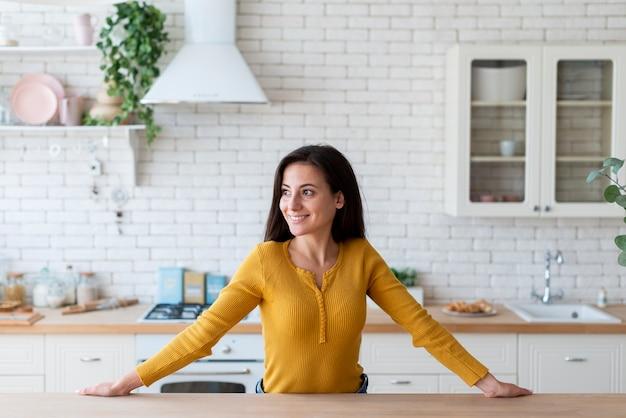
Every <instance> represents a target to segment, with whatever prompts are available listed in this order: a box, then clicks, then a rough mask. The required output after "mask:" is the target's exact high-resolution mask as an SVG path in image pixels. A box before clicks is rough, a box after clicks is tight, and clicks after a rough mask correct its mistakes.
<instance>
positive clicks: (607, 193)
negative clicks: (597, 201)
mask: <svg viewBox="0 0 626 418" xmlns="http://www.w3.org/2000/svg"><path fill="white" fill-rule="evenodd" d="M618 196H620V192H619V187H617V186H616V185H614V184H611V185H610V186H608V187H607V188H606V189H604V200H606V201H607V202H609V203H614V202H615V199H617V197H618Z"/></svg>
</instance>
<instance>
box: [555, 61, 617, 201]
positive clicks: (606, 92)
mask: <svg viewBox="0 0 626 418" xmlns="http://www.w3.org/2000/svg"><path fill="white" fill-rule="evenodd" d="M612 91H613V63H612V62H611V61H602V60H561V61H559V62H558V64H557V103H556V106H557V108H556V181H555V191H554V194H555V199H556V201H557V202H603V201H604V199H603V198H602V192H603V190H604V188H605V187H606V186H607V185H608V180H606V181H604V180H602V181H601V180H598V181H595V182H593V183H592V184H587V183H586V182H585V179H586V178H587V174H589V171H591V170H594V169H598V168H599V167H600V166H601V162H602V161H603V160H604V159H605V158H607V157H609V156H610V154H611V136H612V132H611V121H612V117H613V112H612V110H613V108H612V99H613V98H612Z"/></svg>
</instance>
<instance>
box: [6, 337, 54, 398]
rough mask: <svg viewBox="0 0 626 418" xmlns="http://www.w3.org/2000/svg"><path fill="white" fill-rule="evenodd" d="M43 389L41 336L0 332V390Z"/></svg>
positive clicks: (42, 345) (42, 341)
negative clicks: (2, 333)
mask: <svg viewBox="0 0 626 418" xmlns="http://www.w3.org/2000/svg"><path fill="white" fill-rule="evenodd" d="M43 391H44V338H43V335H11V334H7V335H0V393H17V392H43Z"/></svg>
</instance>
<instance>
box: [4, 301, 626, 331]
mask: <svg viewBox="0 0 626 418" xmlns="http://www.w3.org/2000/svg"><path fill="white" fill-rule="evenodd" d="M149 308H150V305H135V306H130V307H127V308H120V309H116V310H109V311H96V312H88V313H83V314H75V315H61V311H60V310H59V309H41V310H40V312H41V313H43V314H44V315H45V318H44V319H42V320H40V321H39V322H37V323H35V324H34V325H31V326H7V325H5V326H0V334H175V333H178V332H180V331H182V330H183V329H184V328H185V327H186V326H187V325H188V324H148V323H142V322H137V320H138V319H139V318H140V317H142V316H143V314H144V313H145V312H146V311H147V310H148V309H149ZM426 308H427V309H428V311H429V312H430V314H431V315H432V316H433V318H435V319H436V320H437V321H439V322H440V323H441V324H443V325H444V326H445V327H446V328H447V329H448V330H449V331H451V332H455V333H459V332H469V333H546V334H548V333H550V334H555V333H564V334H626V305H613V306H609V307H608V308H606V309H605V310H606V311H607V312H608V313H610V314H612V315H615V316H617V317H619V318H621V319H622V321H623V322H622V323H621V324H556V323H555V324H538V323H529V322H525V321H524V320H523V319H521V318H519V317H517V315H515V314H514V313H513V312H511V311H509V310H508V309H506V308H505V307H504V306H501V305H496V309H497V311H498V314H497V315H495V316H491V317H483V318H459V317H452V316H448V315H445V314H444V313H443V312H441V306H440V305H432V306H426ZM363 331H364V332H370V333H373V332H380V333H401V332H404V330H403V329H402V328H401V327H400V326H398V325H397V324H395V323H394V322H393V321H392V320H391V319H390V318H389V317H388V316H387V314H386V313H384V312H383V311H381V310H373V309H370V310H368V314H367V322H366V324H365V328H364V330H363ZM231 332H233V333H241V334H258V333H260V332H261V325H260V324H258V323H241V324H237V325H236V326H235V327H234V328H233V329H232V331H231Z"/></svg>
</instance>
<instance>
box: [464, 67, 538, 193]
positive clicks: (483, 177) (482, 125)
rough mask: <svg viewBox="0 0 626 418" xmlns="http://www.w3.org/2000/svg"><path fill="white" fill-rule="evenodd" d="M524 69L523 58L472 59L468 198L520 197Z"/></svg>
mask: <svg viewBox="0 0 626 418" xmlns="http://www.w3.org/2000/svg"><path fill="white" fill-rule="evenodd" d="M527 68H528V66H527V64H526V62H525V61H521V60H474V61H472V92H471V93H472V94H471V96H472V106H471V111H470V120H471V121H470V123H471V127H470V128H471V129H470V156H471V164H470V191H469V195H470V200H471V201H472V202H521V201H523V200H524V196H525V193H524V191H525V184H524V182H525V169H526V168H525V167H526V157H525V148H526V79H527Z"/></svg>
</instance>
